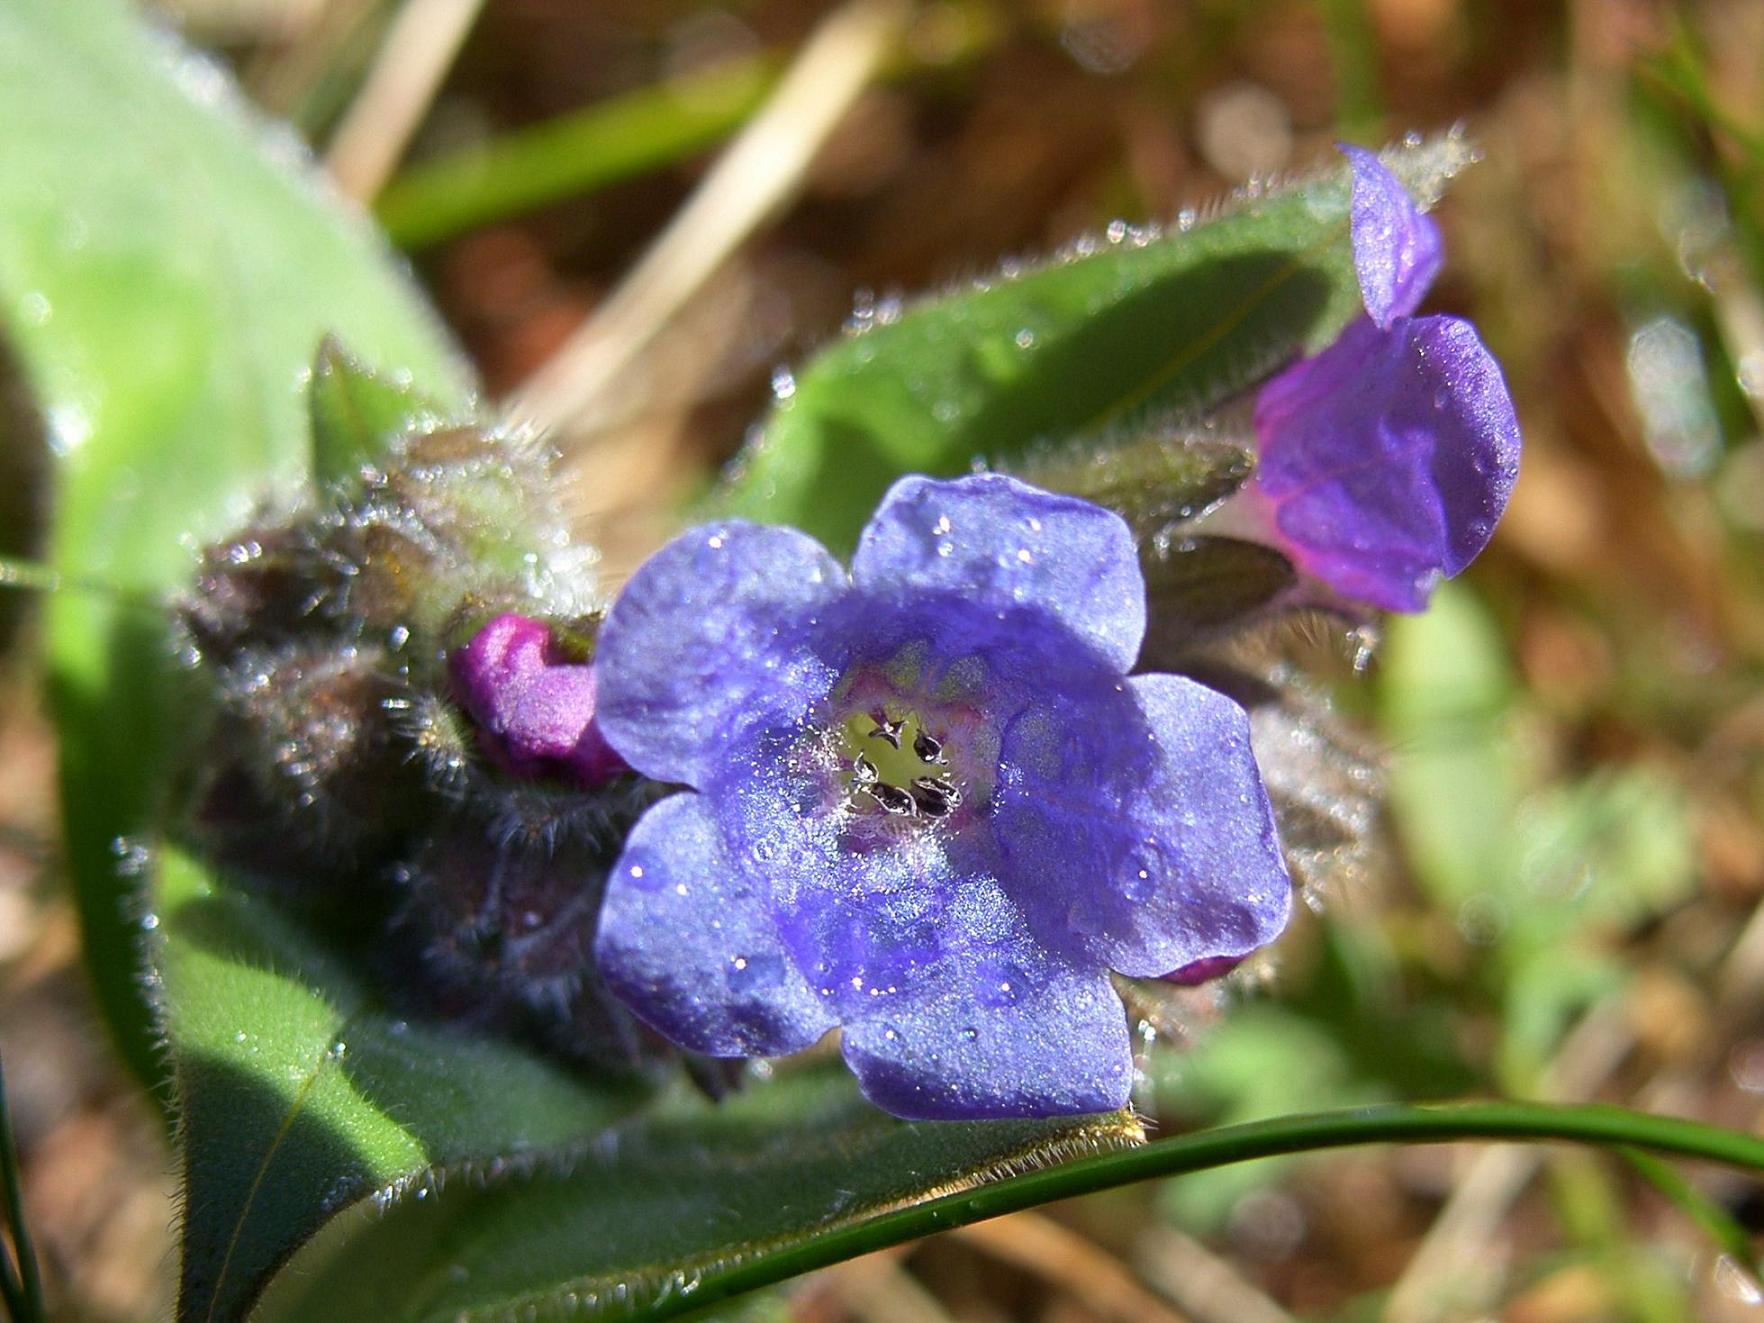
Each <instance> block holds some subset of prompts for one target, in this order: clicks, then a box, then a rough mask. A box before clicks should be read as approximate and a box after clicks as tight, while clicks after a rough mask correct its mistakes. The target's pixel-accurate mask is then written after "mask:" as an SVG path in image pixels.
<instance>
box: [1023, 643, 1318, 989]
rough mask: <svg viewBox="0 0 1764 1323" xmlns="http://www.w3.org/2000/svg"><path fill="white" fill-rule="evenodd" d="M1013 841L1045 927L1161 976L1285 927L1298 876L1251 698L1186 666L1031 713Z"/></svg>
mask: <svg viewBox="0 0 1764 1323" xmlns="http://www.w3.org/2000/svg"><path fill="white" fill-rule="evenodd" d="M1002 756H1003V759H1004V761H1005V763H1006V765H1007V767H1008V768H1009V771H1010V774H1009V777H1008V778H1003V780H1004V784H1005V788H1004V789H1003V790H1001V792H1000V795H999V800H998V805H997V814H996V828H997V833H998V845H999V849H1000V851H1001V853H1002V854H1003V855H1004V857H1005V860H1006V875H1007V876H1009V877H1010V878H1011V880H1012V884H1013V894H1014V895H1016V896H1018V897H1019V898H1020V899H1021V900H1022V902H1023V905H1024V908H1025V911H1026V912H1027V914H1028V916H1029V920H1030V922H1031V924H1032V925H1033V926H1034V928H1035V931H1036V933H1037V935H1038V937H1039V938H1040V939H1041V940H1042V941H1043V942H1044V943H1046V944H1047V945H1048V946H1049V947H1050V948H1053V949H1057V950H1063V951H1066V952H1068V953H1069V954H1071V956H1072V957H1073V958H1075V959H1078V958H1083V959H1089V960H1091V961H1094V962H1096V963H1099V964H1103V965H1107V966H1108V967H1109V968H1112V969H1116V970H1119V971H1120V972H1121V973H1123V974H1130V975H1135V976H1138V977H1143V978H1156V977H1158V976H1160V975H1163V974H1166V973H1168V972H1169V971H1171V970H1177V969H1181V968H1183V967H1184V966H1188V965H1193V964H1195V963H1196V962H1197V961H1202V960H1209V959H1212V958H1215V957H1230V958H1236V957H1241V956H1243V955H1246V954H1248V953H1249V952H1251V951H1253V950H1255V949H1256V948H1257V947H1260V946H1263V945H1265V944H1267V943H1268V942H1270V941H1272V940H1273V939H1274V938H1275V937H1277V936H1279V934H1280V932H1281V930H1282V929H1283V928H1284V927H1285V926H1286V921H1287V917H1288V915H1289V914H1290V912H1291V907H1292V884H1291V881H1290V880H1289V878H1288V876H1287V872H1286V865H1285V862H1284V860H1283V859H1282V857H1281V853H1280V844H1279V840H1278V839H1277V837H1276V835H1275V830H1274V815H1273V810H1272V808H1271V806H1270V805H1269V802H1268V794H1267V791H1266V789H1265V788H1264V787H1263V785H1262V779H1261V775H1260V773H1259V772H1258V771H1257V768H1256V764H1255V759H1254V756H1253V755H1252V753H1251V751H1250V742H1249V720H1248V717H1247V715H1246V714H1245V712H1244V710H1243V709H1242V708H1241V707H1239V706H1238V705H1237V704H1236V703H1234V702H1232V701H1231V700H1230V699H1229V698H1226V697H1225V696H1224V695H1223V694H1220V693H1218V692H1216V691H1215V690H1212V689H1208V688H1207V687H1206V686H1205V685H1201V684H1197V683H1195V682H1194V681H1192V680H1188V679H1184V678H1182V677H1179V676H1173V675H1141V676H1136V677H1134V678H1133V679H1132V680H1129V681H1128V682H1127V684H1126V686H1125V688H1124V689H1122V690H1119V691H1116V692H1114V693H1112V694H1109V695H1106V696H1098V697H1096V698H1093V699H1091V700H1089V701H1088V702H1082V703H1080V702H1076V701H1074V700H1072V699H1070V698H1068V700H1067V701H1066V702H1065V703H1064V704H1062V705H1061V706H1060V707H1059V708H1058V709H1055V710H1048V711H1041V712H1033V713H1026V714H1024V716H1022V717H1020V718H1019V719H1018V720H1017V721H1016V722H1014V723H1013V725H1012V728H1011V729H1010V731H1008V732H1007V735H1006V739H1005V742H1004V746H1003V754H1002Z"/></svg>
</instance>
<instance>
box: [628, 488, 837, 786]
mask: <svg viewBox="0 0 1764 1323" xmlns="http://www.w3.org/2000/svg"><path fill="white" fill-rule="evenodd" d="M847 588H848V581H847V579H846V575H845V571H844V570H843V569H841V568H840V566H839V564H838V563H837V562H836V561H834V559H833V558H832V557H831V556H829V555H828V554H827V552H826V549H825V548H823V547H822V546H821V544H820V543H818V542H816V541H815V540H814V539H813V538H810V537H808V536H806V535H805V534H802V533H799V532H797V531H796V530H795V529H789V528H773V527H768V526H764V525H758V524H748V523H741V522H731V523H725V524H712V525H705V526H702V527H699V528H695V529H692V530H691V531H690V532H687V533H683V534H682V535H681V536H679V537H677V538H675V539H674V540H673V541H672V542H670V543H668V545H667V546H665V547H663V548H662V549H661V550H660V551H658V552H656V554H655V555H653V556H651V557H650V558H649V559H648V560H647V561H645V562H644V563H643V564H642V565H641V566H640V567H639V568H638V570H637V573H636V574H634V575H633V576H632V577H631V581H630V582H629V583H628V584H626V585H625V588H624V591H623V592H621V593H620V594H619V596H618V598H617V600H615V601H614V602H613V605H612V610H611V611H610V612H608V613H607V618H606V624H605V626H604V627H603V628H602V630H601V633H600V642H599V646H598V648H597V650H596V652H595V657H594V667H595V671H596V674H597V676H598V679H599V685H600V707H599V714H598V715H599V721H600V726H601V729H602V730H603V731H604V732H605V734H606V738H607V740H608V742H609V743H610V744H611V745H612V746H613V748H615V749H617V750H618V751H619V752H620V753H621V754H623V755H624V757H625V759H626V761H627V762H629V763H630V764H631V766H633V767H635V768H636V769H637V770H638V771H640V772H642V773H643V774H644V775H645V776H649V777H653V778H655V779H656V780H659V781H682V782H685V783H686V784H687V785H691V786H700V787H702V786H703V785H704V783H705V782H706V780H707V779H708V778H709V777H711V776H712V775H713V774H714V773H715V772H716V770H717V768H718V767H719V766H720V765H721V763H722V762H723V760H724V758H725V755H726V750H727V748H728V744H729V740H730V736H731V732H732V731H734V730H735V729H736V728H737V727H739V726H741V725H743V724H745V723H746V722H747V721H749V720H750V719H753V718H759V717H768V716H770V717H781V718H784V719H789V718H791V717H793V716H795V715H796V714H799V713H800V712H801V711H803V710H804V709H805V708H806V707H807V706H808V705H809V704H810V703H812V702H813V701H814V700H815V699H817V698H819V697H821V696H822V695H824V694H825V693H826V692H827V689H828V688H829V687H830V686H831V684H832V683H833V680H834V676H833V674H832V673H831V672H830V671H829V670H828V668H827V667H826V665H825V664H823V663H822V662H821V661H819V660H818V659H816V658H815V657H814V655H813V654H812V653H811V652H810V651H809V650H808V649H807V648H806V647H804V646H803V642H802V638H801V634H800V631H801V629H802V628H803V624H804V622H805V621H806V620H808V618H809V617H810V616H812V614H813V613H814V611H815V610H816V609H817V608H819V607H821V606H823V605H825V604H827V603H829V602H831V601H833V600H834V599H836V598H838V597H839V596H840V595H841V594H843V593H844V592H845V591H846V590H847Z"/></svg>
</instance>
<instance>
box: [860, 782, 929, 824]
mask: <svg viewBox="0 0 1764 1323" xmlns="http://www.w3.org/2000/svg"><path fill="white" fill-rule="evenodd" d="M864 793H865V794H867V795H869V796H870V797H871V798H873V799H874V800H875V801H876V802H877V803H878V804H880V805H881V806H882V811H883V812H884V813H900V814H905V815H907V816H911V815H912V814H913V813H916V812H917V811H918V807H919V806H918V804H917V802H916V801H915V800H914V799H913V797H912V796H911V795H909V794H908V793H907V792H906V791H904V790H902V789H901V788H900V787H899V786H896V785H890V784H889V783H888V782H886V781H878V782H877V783H876V784H875V785H873V786H865V787H864Z"/></svg>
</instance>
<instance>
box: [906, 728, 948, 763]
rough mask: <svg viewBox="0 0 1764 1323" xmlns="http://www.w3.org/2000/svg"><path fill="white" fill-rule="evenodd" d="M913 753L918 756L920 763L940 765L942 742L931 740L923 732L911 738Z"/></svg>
mask: <svg viewBox="0 0 1764 1323" xmlns="http://www.w3.org/2000/svg"><path fill="white" fill-rule="evenodd" d="M913 752H914V753H916V754H918V755H919V761H920V762H922V763H940V762H942V761H944V758H943V741H942V740H935V739H932V738H931V737H930V736H929V735H927V734H926V733H925V732H924V731H920V732H919V733H918V734H917V735H915V736H914V737H913Z"/></svg>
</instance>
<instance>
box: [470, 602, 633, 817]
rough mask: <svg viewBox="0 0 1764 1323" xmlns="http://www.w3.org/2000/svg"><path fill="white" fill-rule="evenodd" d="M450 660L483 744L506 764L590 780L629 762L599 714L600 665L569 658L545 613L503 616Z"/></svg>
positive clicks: (515, 769) (526, 772)
mask: <svg viewBox="0 0 1764 1323" xmlns="http://www.w3.org/2000/svg"><path fill="white" fill-rule="evenodd" d="M448 666H449V669H450V670H451V672H452V675H453V689H454V696H455V697H456V698H457V699H458V700H459V703H460V706H462V707H463V708H465V710H466V712H467V713H468V714H470V716H471V718H472V720H473V721H474V722H475V723H476V725H477V728H478V742H479V744H480V745H481V746H482V748H483V750H484V753H485V754H486V756H488V757H489V758H490V760H491V761H492V762H494V763H495V764H496V765H497V766H498V767H500V768H502V769H503V770H504V771H505V772H508V773H509V774H511V775H513V776H521V777H536V776H545V777H555V778H558V779H561V780H566V781H573V782H575V783H576V784H577V785H580V786H583V787H585V788H592V787H595V786H600V785H604V784H606V782H608V781H610V780H612V779H613V778H614V777H615V776H618V775H619V774H620V773H621V772H625V771H628V770H629V767H628V765H627V764H626V762H625V760H624V759H623V758H621V757H619V755H618V754H617V753H615V752H614V751H613V749H612V747H611V746H610V745H608V744H607V742H606V740H605V739H604V738H603V737H602V736H601V733H600V727H599V725H598V724H597V723H596V722H595V719H594V711H595V683H594V668H593V667H592V666H591V665H589V664H587V663H585V662H573V661H570V660H569V659H568V658H567V657H566V656H565V655H564V654H563V651H562V649H561V648H560V647H559V646H558V643H557V639H556V637H555V636H554V635H553V634H552V632H551V627H550V626H549V625H547V624H546V623H545V622H544V621H542V620H534V619H531V618H530V617H527V616H519V615H513V614H509V615H500V616H497V617H496V618H495V619H494V620H492V621H491V622H490V623H489V624H487V625H485V626H484V627H483V628H482V629H480V630H479V631H478V632H477V634H475V635H474V636H473V637H472V641H471V642H470V643H468V644H466V645H465V646H464V647H463V648H458V649H456V650H455V651H454V652H453V654H452V655H451V656H450V657H449V658H448Z"/></svg>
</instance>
